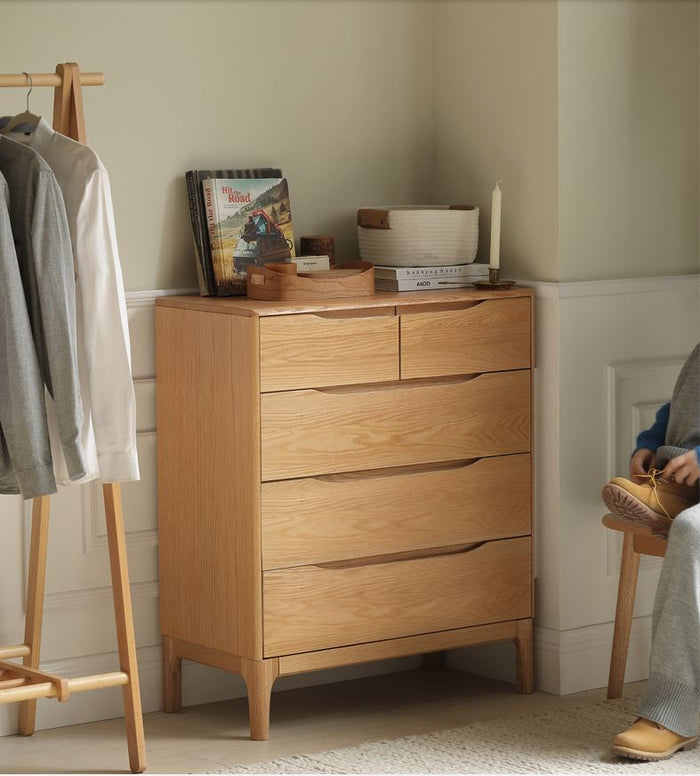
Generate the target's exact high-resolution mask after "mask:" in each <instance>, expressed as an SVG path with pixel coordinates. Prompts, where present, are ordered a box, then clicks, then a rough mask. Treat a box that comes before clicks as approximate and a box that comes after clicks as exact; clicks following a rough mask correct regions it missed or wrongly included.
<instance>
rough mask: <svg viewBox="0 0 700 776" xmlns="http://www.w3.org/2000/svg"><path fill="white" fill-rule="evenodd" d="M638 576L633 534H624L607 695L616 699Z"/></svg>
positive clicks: (627, 646) (628, 639) (622, 679)
mask: <svg viewBox="0 0 700 776" xmlns="http://www.w3.org/2000/svg"><path fill="white" fill-rule="evenodd" d="M638 575H639V553H638V552H635V550H634V534H632V533H625V535H624V541H623V544H622V564H621V567H620V581H619V583H618V587H617V608H616V609H615V632H614V635H613V643H612V654H611V655H610V675H609V678H608V698H619V697H621V696H622V685H623V683H624V681H625V667H626V665H627V650H628V648H629V643H630V630H631V628H632V612H633V610H634V596H635V594H636V592H637V577H638Z"/></svg>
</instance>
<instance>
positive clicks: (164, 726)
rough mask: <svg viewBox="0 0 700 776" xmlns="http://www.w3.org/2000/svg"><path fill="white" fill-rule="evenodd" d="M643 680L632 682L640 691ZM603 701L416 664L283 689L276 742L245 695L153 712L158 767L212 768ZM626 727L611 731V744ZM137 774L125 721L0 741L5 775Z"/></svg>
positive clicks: (154, 767)
mask: <svg viewBox="0 0 700 776" xmlns="http://www.w3.org/2000/svg"><path fill="white" fill-rule="evenodd" d="M643 686H644V683H643V682H640V683H636V684H632V685H627V686H626V687H625V695H627V694H631V693H637V692H639V691H640V688H642V687H643ZM589 698H590V699H603V698H605V690H604V689H600V690H592V691H589V692H586V693H581V694H579V695H568V696H564V697H559V696H555V695H548V694H545V693H535V694H534V695H529V696H528V695H517V694H516V693H515V692H514V689H513V687H512V685H508V684H503V683H500V682H495V681H492V680H488V679H483V678H478V677H474V676H469V675H467V674H463V673H459V672H455V671H451V670H441V671H430V670H417V671H409V672H405V673H399V674H388V675H383V676H373V677H370V678H367V679H356V680H353V681H349V682H342V683H337V684H326V685H320V686H316V687H305V688H301V689H295V690H287V691H284V692H277V693H274V695H273V699H272V723H271V735H270V739H269V740H268V741H250V740H249V738H248V711H247V703H246V701H245V699H236V700H233V701H224V702H220V703H210V704H206V705H203V706H191V707H189V708H186V709H185V711H184V713H182V714H165V713H164V712H157V713H153V714H147V715H146V716H145V728H146V750H147V756H148V764H149V767H148V772H149V773H211V772H216V771H217V770H220V769H224V768H226V766H230V765H234V764H240V763H247V762H254V761H257V760H272V759H275V758H278V757H287V756H290V755H293V754H300V753H308V752H318V751H323V750H325V749H337V748H340V747H343V746H353V745H356V744H359V743H362V742H363V741H369V740H378V739H384V738H399V737H401V736H406V735H412V734H415V733H425V732H428V731H431V730H438V729H441V728H450V727H459V726H460V725H466V724H468V723H470V722H476V721H480V720H485V719H493V718H494V717H500V716H504V715H512V714H522V713H528V712H535V711H543V710H546V709H551V708H556V707H558V706H564V705H567V704H576V703H581V702H582V700H583V699H589ZM617 732H619V731H616V730H611V731H610V737H611V740H612V738H613V737H614V735H615V734H616V733H617ZM79 771H87V772H89V773H125V772H128V760H127V752H126V742H125V738H124V721H123V720H122V719H114V720H107V721H105V722H93V723H90V724H87V725H75V726H73V727H63V728H57V729H54V730H45V731H40V732H38V733H36V734H35V735H34V736H33V737H31V738H21V737H19V736H9V737H5V738H0V773H4V774H6V773H76V772H79Z"/></svg>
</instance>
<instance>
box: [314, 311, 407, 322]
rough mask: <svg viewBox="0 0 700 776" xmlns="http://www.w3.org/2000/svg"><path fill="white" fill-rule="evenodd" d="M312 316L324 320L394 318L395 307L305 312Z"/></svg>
mask: <svg viewBox="0 0 700 776" xmlns="http://www.w3.org/2000/svg"><path fill="white" fill-rule="evenodd" d="M307 315H310V316H313V317H314V318H322V319H323V320H324V321H338V322H342V321H347V320H351V321H356V320H358V319H360V320H372V319H374V318H395V317H396V309H395V308H394V307H382V308H380V309H378V310H376V309H375V310H369V311H368V310H325V311H324V312H321V313H307Z"/></svg>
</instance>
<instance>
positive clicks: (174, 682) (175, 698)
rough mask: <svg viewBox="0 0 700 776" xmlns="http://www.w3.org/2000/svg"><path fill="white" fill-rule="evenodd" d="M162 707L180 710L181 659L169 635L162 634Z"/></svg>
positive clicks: (168, 709) (171, 710)
mask: <svg viewBox="0 0 700 776" xmlns="http://www.w3.org/2000/svg"><path fill="white" fill-rule="evenodd" d="M163 709H164V710H165V711H170V712H174V711H182V659H181V658H179V657H178V656H177V655H176V654H175V640H174V639H173V638H171V637H170V636H163Z"/></svg>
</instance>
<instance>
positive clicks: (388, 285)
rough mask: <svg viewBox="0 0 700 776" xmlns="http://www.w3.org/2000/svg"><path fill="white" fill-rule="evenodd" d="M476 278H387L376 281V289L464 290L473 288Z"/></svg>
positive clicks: (376, 279)
mask: <svg viewBox="0 0 700 776" xmlns="http://www.w3.org/2000/svg"><path fill="white" fill-rule="evenodd" d="M475 280H479V278H478V277H476V278H465V277H461V278H460V277H456V278H455V277H453V278H416V279H415V280H387V279H386V278H377V277H375V279H374V287H375V288H376V289H377V290H378V291H420V290H421V289H423V290H426V289H436V288H441V289H443V290H447V289H450V288H464V287H465V286H471V285H472V283H473V282H474V281H475Z"/></svg>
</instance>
